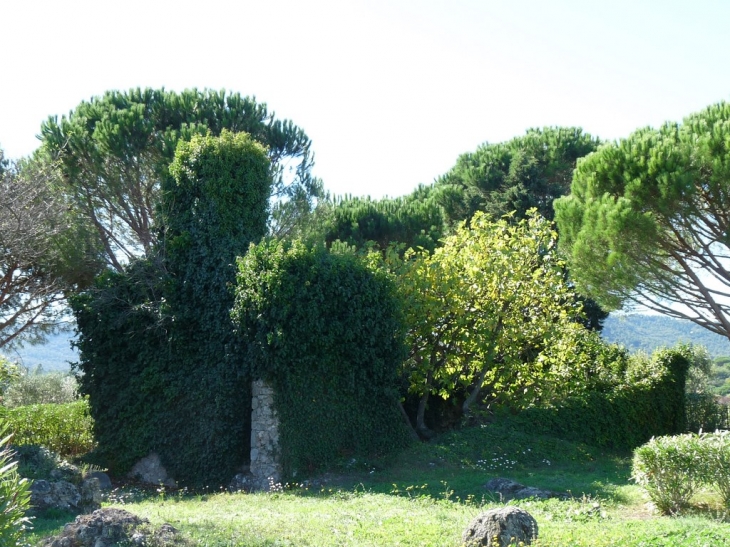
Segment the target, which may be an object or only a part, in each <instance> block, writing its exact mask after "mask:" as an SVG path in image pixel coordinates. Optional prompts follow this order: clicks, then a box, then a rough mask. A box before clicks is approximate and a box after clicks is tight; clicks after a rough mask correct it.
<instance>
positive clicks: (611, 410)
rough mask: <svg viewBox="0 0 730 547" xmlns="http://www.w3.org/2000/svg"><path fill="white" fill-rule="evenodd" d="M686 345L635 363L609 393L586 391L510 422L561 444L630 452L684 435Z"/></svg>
mask: <svg viewBox="0 0 730 547" xmlns="http://www.w3.org/2000/svg"><path fill="white" fill-rule="evenodd" d="M689 357H690V356H689V355H688V353H687V348H686V347H685V346H678V347H677V348H675V349H662V350H657V351H656V352H655V353H654V354H653V355H652V358H651V360H650V361H649V360H640V359H639V360H638V361H637V360H636V358H634V359H635V361H634V363H633V367H629V369H628V370H626V371H624V372H623V378H622V379H621V381H620V383H617V384H616V385H615V386H614V387H613V389H612V390H609V391H603V390H602V391H586V392H585V393H583V394H581V395H578V396H573V397H569V398H566V399H564V400H562V401H559V402H558V403H555V404H553V405H550V406H542V407H532V408H528V409H525V410H523V411H522V412H520V414H519V415H517V416H516V417H515V420H516V421H518V422H521V423H522V425H523V427H528V428H530V430H532V431H535V432H540V433H549V434H552V435H555V436H558V437H560V438H561V439H566V440H572V441H578V442H584V443H587V444H590V445H594V446H600V447H608V448H614V449H624V450H626V449H629V450H630V449H633V448H635V447H637V446H639V445H641V444H642V443H645V442H646V441H647V440H649V439H651V438H652V437H654V436H658V435H672V434H677V433H683V432H684V431H685V393H684V388H685V381H686V376H687V371H688V370H689V363H690V360H689Z"/></svg>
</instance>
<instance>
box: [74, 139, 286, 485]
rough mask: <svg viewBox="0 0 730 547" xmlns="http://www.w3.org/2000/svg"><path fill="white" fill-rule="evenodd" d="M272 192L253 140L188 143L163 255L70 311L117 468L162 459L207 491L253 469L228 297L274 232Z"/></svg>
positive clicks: (106, 282)
mask: <svg viewBox="0 0 730 547" xmlns="http://www.w3.org/2000/svg"><path fill="white" fill-rule="evenodd" d="M271 184H272V181H271V170H270V163H269V160H268V158H267V153H266V150H265V149H264V148H263V146H261V145H260V144H259V143H257V142H255V141H253V139H252V138H251V137H250V136H249V135H247V134H244V133H238V134H234V133H230V132H228V131H223V132H221V135H220V136H219V137H213V136H210V135H208V136H194V137H193V138H192V139H191V140H190V141H183V142H180V143H179V144H178V149H177V152H176V154H175V159H174V161H173V162H172V165H171V166H170V176H168V177H167V178H165V179H164V180H163V183H162V188H161V205H160V221H161V223H162V230H161V233H162V237H161V240H160V242H159V243H158V244H157V247H156V248H155V249H154V251H155V254H154V255H153V256H151V257H147V258H144V259H137V260H134V261H132V262H131V263H130V264H129V265H128V266H127V267H125V268H124V270H123V271H122V272H120V273H119V272H112V271H109V272H107V273H105V274H104V275H103V276H101V277H100V278H99V279H98V281H97V284H96V287H95V289H94V290H92V291H88V292H87V293H86V294H83V295H81V296H80V297H77V298H75V299H74V300H73V301H72V304H73V307H74V312H75V315H76V319H77V323H78V328H79V331H80V335H79V342H78V346H79V348H80V349H81V362H80V364H79V369H80V371H81V372H83V375H82V376H81V377H80V382H81V385H80V387H81V390H82V391H83V392H84V393H86V394H88V395H89V396H90V399H89V401H90V405H91V413H92V416H93V417H94V420H95V427H96V434H97V438H98V441H99V452H100V455H101V457H103V459H104V462H105V463H106V464H107V465H109V466H110V467H111V468H113V469H115V470H120V471H123V470H124V469H125V468H128V467H129V466H131V465H132V464H133V463H134V461H135V460H136V459H139V458H140V457H143V456H145V455H147V454H149V452H151V451H156V452H157V453H158V454H160V457H161V458H162V460H163V462H164V463H165V466H166V467H167V469H168V470H169V471H170V472H171V474H172V476H174V477H175V478H176V480H178V481H179V482H181V483H182V484H185V485H190V486H194V487H203V486H206V485H209V486H211V485H219V484H224V483H225V482H226V481H228V480H230V478H231V477H232V476H233V475H234V474H235V469H236V467H237V466H240V465H241V464H242V463H244V462H245V461H247V460H248V451H249V434H250V430H249V429H250V425H249V421H250V412H251V408H250V397H249V396H248V395H249V393H250V376H249V374H248V370H247V367H246V363H245V362H244V361H243V360H242V358H241V355H242V349H241V348H240V346H239V344H238V339H237V338H236V336H235V334H234V332H233V325H232V324H231V321H230V317H229V313H230V309H231V307H232V305H233V298H234V297H233V293H232V290H231V286H232V284H233V282H234V281H235V267H234V266H233V264H234V263H235V257H236V256H237V255H240V254H243V253H245V251H246V249H247V248H248V245H249V244H250V243H251V242H253V241H257V240H258V239H260V238H261V237H263V235H264V234H265V232H266V219H267V210H268V198H269V195H270V192H271Z"/></svg>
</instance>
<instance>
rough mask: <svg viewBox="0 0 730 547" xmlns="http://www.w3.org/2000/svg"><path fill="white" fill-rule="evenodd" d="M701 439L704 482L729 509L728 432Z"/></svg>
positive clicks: (706, 435) (729, 465)
mask: <svg viewBox="0 0 730 547" xmlns="http://www.w3.org/2000/svg"><path fill="white" fill-rule="evenodd" d="M701 439H702V441H701V442H702V456H703V459H704V465H703V470H704V477H703V479H704V482H705V483H706V484H707V485H709V486H710V487H712V488H714V489H715V490H717V492H718V493H719V494H720V497H721V498H722V502H723V504H724V505H725V507H726V508H728V509H730V431H723V432H716V433H714V434H704V435H702V436H701Z"/></svg>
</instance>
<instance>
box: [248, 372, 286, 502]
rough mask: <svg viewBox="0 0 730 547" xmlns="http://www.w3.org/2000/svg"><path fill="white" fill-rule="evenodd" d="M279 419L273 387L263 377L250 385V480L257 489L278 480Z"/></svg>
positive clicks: (261, 488)
mask: <svg viewBox="0 0 730 547" xmlns="http://www.w3.org/2000/svg"><path fill="white" fill-rule="evenodd" d="M278 447H279V418H278V417H277V415H276V410H275V409H274V390H273V388H272V387H271V386H269V385H268V384H266V382H264V381H263V380H255V381H254V382H253V384H252V386H251V479H252V483H253V484H252V486H253V487H254V488H255V489H257V490H269V487H270V485H271V484H276V483H278V482H279V481H280V480H281V464H280V461H279V451H278Z"/></svg>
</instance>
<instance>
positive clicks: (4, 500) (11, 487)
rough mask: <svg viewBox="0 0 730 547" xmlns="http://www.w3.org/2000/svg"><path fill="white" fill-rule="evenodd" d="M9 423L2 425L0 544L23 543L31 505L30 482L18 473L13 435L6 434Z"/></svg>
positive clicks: (13, 544)
mask: <svg viewBox="0 0 730 547" xmlns="http://www.w3.org/2000/svg"><path fill="white" fill-rule="evenodd" d="M8 429H9V428H8V425H7V424H4V425H2V426H0V437H3V438H2V440H0V545H6V546H8V547H11V546H16V545H21V537H22V535H23V532H24V530H25V528H26V525H27V524H28V523H29V521H28V519H27V517H26V516H25V511H26V510H27V509H28V507H29V506H30V483H29V482H28V480H27V479H23V478H21V477H20V475H19V474H18V470H17V465H18V464H17V462H16V461H14V460H13V452H12V450H11V449H10V439H11V438H12V435H7V436H6V435H5V434H6V433H7V431H8Z"/></svg>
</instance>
